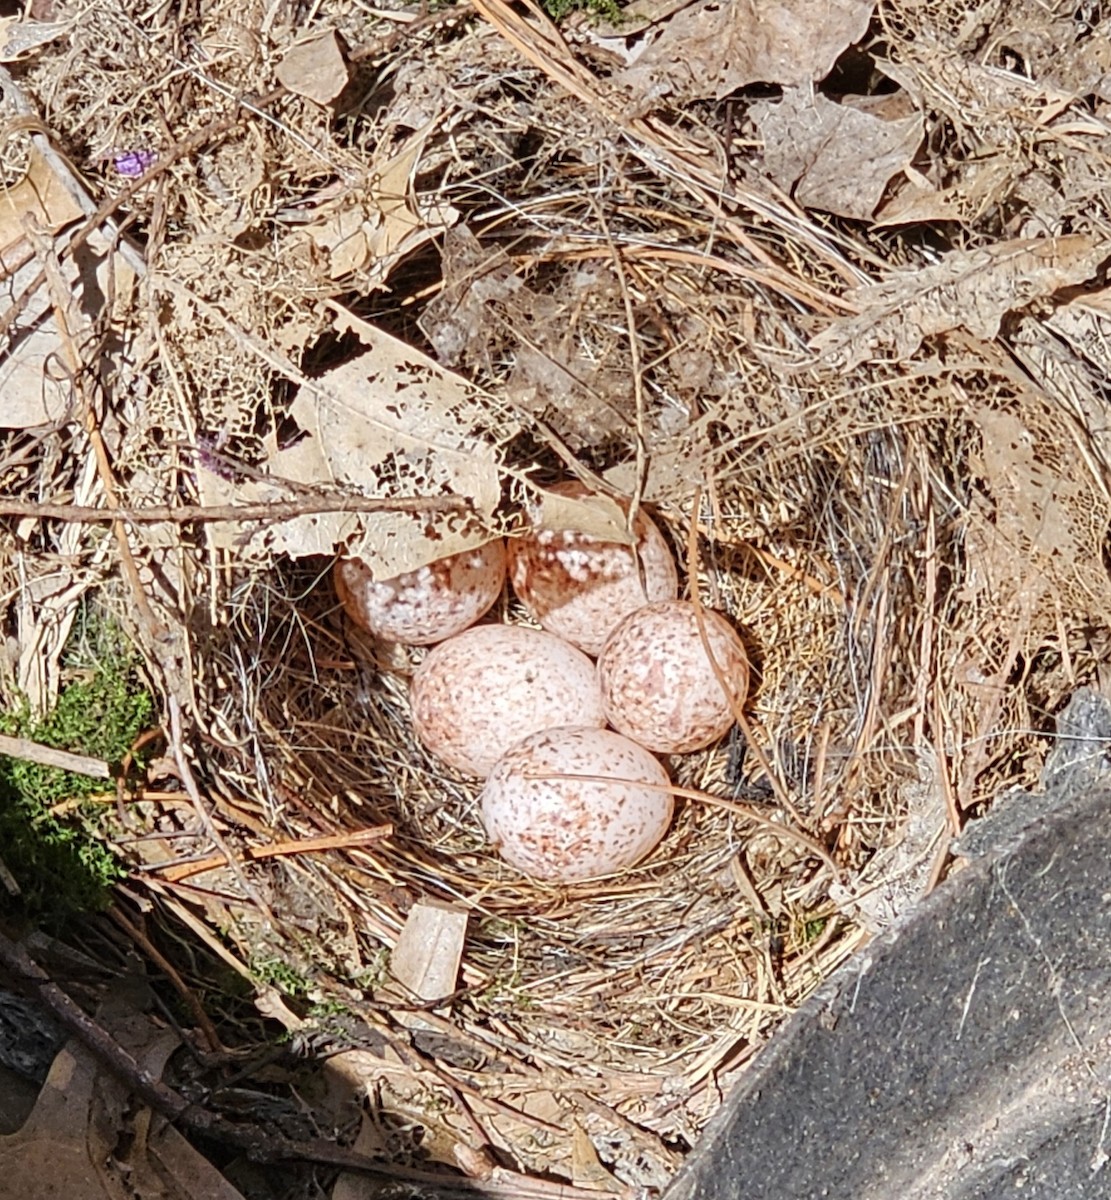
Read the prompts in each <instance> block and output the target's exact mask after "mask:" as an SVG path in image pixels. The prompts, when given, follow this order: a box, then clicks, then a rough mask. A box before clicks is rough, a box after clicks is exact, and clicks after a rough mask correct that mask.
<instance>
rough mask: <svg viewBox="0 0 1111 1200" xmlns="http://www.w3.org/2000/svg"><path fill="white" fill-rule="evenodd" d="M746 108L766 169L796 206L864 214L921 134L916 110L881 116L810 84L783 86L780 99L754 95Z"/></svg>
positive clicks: (903, 164)
mask: <svg viewBox="0 0 1111 1200" xmlns="http://www.w3.org/2000/svg"><path fill="white" fill-rule="evenodd" d="M885 99H886V97H885ZM751 112H752V117H753V119H754V120H755V122H756V126H757V128H758V129H759V131H760V134H761V136H762V137H763V139H764V165H765V167H766V168H767V171H768V174H770V175H771V177H772V178H773V179H774V180H775V181H776V183H778V184H779V186H780V187H781V188H783V190H784V191H786V192H790V193H791V194H792V195H793V196H794V198H795V200H797V201H798V203H799V204H801V205H802V206H803V207H805V208H818V209H821V210H822V211H823V212H830V213H837V214H838V215H839V216H842V217H857V218H859V219H862V220H863V219H867V218H869V217H871V216H872V214H873V213H874V212H875V210H876V206H877V205H878V204H879V202H880V200H881V198H882V197H883V193H884V189H885V188H886V187H887V185H888V183H889V182H890V180H891V177H892V176H893V175H895V174H897V173H898V172H899V171H902V170H903V169H904V168H905V167H907V166H908V165H909V163H910V161H911V159H912V158H913V157H914V153H915V151H916V150H917V149H918V146H919V144H920V142H921V141H922V118H921V116H920V115H919V114H917V113H915V114H914V115H912V116H908V117H903V118H902V119H900V120H895V121H892V120H886V119H884V118H883V117H881V116H878V115H875V114H873V113H871V112H866V111H862V110H861V109H860V108H859V107H850V106H849V105H847V104H837V103H835V102H834V101H832V100H828V99H826V97H825V96H821V95H817V94H815V92H814V89H813V88H810V87H801V88H789V89H787V90H786V91H785V92H784V94H783V99H782V100H781V101H780V102H779V103H777V104H772V103H769V102H767V101H761V102H760V103H758V104H754V105H753V106H752V109H751Z"/></svg>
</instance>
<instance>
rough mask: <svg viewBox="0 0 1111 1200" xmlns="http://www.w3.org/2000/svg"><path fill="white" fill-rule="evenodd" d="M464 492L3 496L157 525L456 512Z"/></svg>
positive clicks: (69, 512)
mask: <svg viewBox="0 0 1111 1200" xmlns="http://www.w3.org/2000/svg"><path fill="white" fill-rule="evenodd" d="M469 508H470V501H469V500H467V499H466V498H465V497H462V496H398V497H396V498H394V499H389V498H383V497H380V496H350V495H344V496H306V497H305V498H304V499H303V500H269V501H263V502H262V503H259V504H180V505H169V504H151V505H144V506H143V507H142V508H128V507H126V506H125V505H119V506H118V507H116V508H94V507H92V506H91V505H86V504H34V503H31V502H27V501H22V500H0V517H34V518H39V519H49V520H57V521H74V522H83V523H85V524H88V525H105V524H109V523H110V522H113V521H131V522H132V523H134V524H136V525H154V524H158V523H160V522H163V521H172V522H174V523H175V524H179V525H185V524H189V523H190V522H192V521H206V522H207V521H287V520H289V519H290V518H291V517H300V516H305V515H307V514H309V513H320V512H357V513H365V512H383V511H386V512H452V511H460V510H467V509H469Z"/></svg>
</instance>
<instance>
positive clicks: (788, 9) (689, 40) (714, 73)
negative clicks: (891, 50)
mask: <svg viewBox="0 0 1111 1200" xmlns="http://www.w3.org/2000/svg"><path fill="white" fill-rule="evenodd" d="M874 8H875V3H874V0H826V2H825V3H824V4H814V3H812V0H730V2H728V3H727V2H725V0H702V2H701V3H698V4H693V5H691V6H690V7H689V8H683V9H681V10H680V11H678V12H677V13H675V14H674V15H673V16H672V17H671V19H670V20H669V21H667V22H666V24H664V25H663V27H662V32H661V33H660V35H659V37H658V38H657V39H656V40H655V41H654V42H652V44H651V45H650V46H648V47H647V49H645V51H644V52H643V53H642V54H641V55H640V57H639V58H638V59H637V60H636V62H634V63H633V64H632V65H631V66H629V67H627V68H626V69H625V70H624V71H622V72H621V73H620V74H619V75H618V76H617V79H618V80H619V81H620V82H621V83H624V84H625V85H626V86H628V87H629V88H631V89H632V91H633V93H634V95H635V97H636V98H637V100H638V101H640V102H647V101H651V100H654V99H656V98H658V97H660V96H663V95H671V96H672V97H674V99H676V100H679V101H682V100H695V99H706V98H709V97H713V98H715V99H718V100H720V99H722V98H723V97H725V96H728V95H729V93H730V92H735V91H737V89H738V88H743V87H747V86H748V85H749V84H750V83H781V84H784V85H785V86H788V87H790V86H799V85H801V84H804V83H813V82H815V81H817V80H819V79H824V78H825V76H826V75H828V74H829V72H830V69H831V68H832V67H833V64H834V63H835V62H836V61H837V57H838V55H840V53H841V52H842V51H843V50H844V49H845V48H846V47H847V46H851V45H852V44H853V42H856V41H858V40H859V39H860V38H862V37H863V36H864V33H865V31H866V30H867V28H868V22H869V21H870V20H871V19H872V10H873V9H874Z"/></svg>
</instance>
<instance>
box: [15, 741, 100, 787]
mask: <svg viewBox="0 0 1111 1200" xmlns="http://www.w3.org/2000/svg"><path fill="white" fill-rule="evenodd" d="M0 754H6V755H7V756H8V758H19V759H22V760H23V761H24V762H33V763H38V765H39V766H40V767H57V768H58V770H59V771H72V772H73V773H74V775H87V776H89V778H90V779H111V778H112V769H111V767H109V766H108V764H107V763H106V762H105V761H104V760H103V759H101V758H92V757H90V756H89V755H88V754H71V753H70V752H69V751H68V750H56V749H55V748H54V747H53V746H44V745H43V744H42V743H41V742H33V741H31V739H30V738H22V737H9V736H8V735H7V734H6V733H0Z"/></svg>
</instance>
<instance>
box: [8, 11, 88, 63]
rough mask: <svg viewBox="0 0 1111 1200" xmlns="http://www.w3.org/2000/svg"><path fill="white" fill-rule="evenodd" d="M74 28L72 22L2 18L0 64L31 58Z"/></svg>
mask: <svg viewBox="0 0 1111 1200" xmlns="http://www.w3.org/2000/svg"><path fill="white" fill-rule="evenodd" d="M72 28H73V22H72V21H26V20H24V19H23V18H22V17H0V62H6V63H10V62H18V61H19V60H20V59H26V58H30V57H31V55H32V54H34V53H35V52H36V51H38V50H41V49H42V48H43V46H48V45H49V44H50V43H51V42H53V41H55V40H57V39H58V38H60V37H61V36H62V35H63V34H66V33H69V31H70V29H72Z"/></svg>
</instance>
